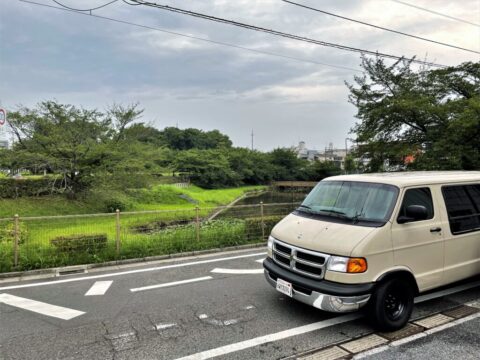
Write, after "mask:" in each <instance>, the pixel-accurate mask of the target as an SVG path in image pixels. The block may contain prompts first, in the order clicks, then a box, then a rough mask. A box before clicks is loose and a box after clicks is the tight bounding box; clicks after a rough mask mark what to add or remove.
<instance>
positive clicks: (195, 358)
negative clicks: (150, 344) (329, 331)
mask: <svg viewBox="0 0 480 360" xmlns="http://www.w3.org/2000/svg"><path fill="white" fill-rule="evenodd" d="M360 317H361V315H360V314H348V315H342V316H337V317H335V318H332V319H328V320H323V321H319V322H315V323H312V324H308V325H303V326H299V327H296V328H292V329H288V330H284V331H280V332H277V333H273V334H269V335H264V336H259V337H256V338H253V339H249V340H245V341H240V342H238V343H233V344H229V345H225V346H221V347H218V348H215V349H211V350H206V351H202V352H199V353H196V354H192V355H189V356H185V357H182V358H178V359H177V360H204V359H211V358H213V357H215V356H221V355H226V354H230V353H233V352H236V351H240V350H245V349H248V348H251V347H254V346H258V345H262V344H265V343H269V342H272V341H278V340H282V339H286V338H289V337H292V336H296V335H301V334H305V333H308V332H312V331H315V330H320V329H324V328H326V327H330V326H334V325H338V324H342V323H345V322H348V321H352V320H355V319H358V318H360Z"/></svg>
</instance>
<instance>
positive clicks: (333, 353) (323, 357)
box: [296, 346, 350, 360]
mask: <svg viewBox="0 0 480 360" xmlns="http://www.w3.org/2000/svg"><path fill="white" fill-rule="evenodd" d="M347 355H350V353H349V352H348V351H345V350H343V349H342V348H340V347H338V346H332V347H330V348H327V349H323V350H320V351H318V352H315V353H310V354H308V355H305V356H300V357H298V358H297V357H296V359H298V360H336V359H341V358H343V357H345V356H347Z"/></svg>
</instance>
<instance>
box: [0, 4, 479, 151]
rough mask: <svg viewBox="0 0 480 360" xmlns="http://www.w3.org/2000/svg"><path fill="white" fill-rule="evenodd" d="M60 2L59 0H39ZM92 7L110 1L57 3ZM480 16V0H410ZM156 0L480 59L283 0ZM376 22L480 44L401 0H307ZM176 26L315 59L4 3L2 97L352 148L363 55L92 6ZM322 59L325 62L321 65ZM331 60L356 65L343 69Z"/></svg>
mask: <svg viewBox="0 0 480 360" xmlns="http://www.w3.org/2000/svg"><path fill="white" fill-rule="evenodd" d="M34 1H37V2H38V3H42V4H48V5H53V6H57V5H55V4H54V3H53V2H52V1H50V0H34ZM59 1H60V2H62V3H63V4H65V5H68V6H72V7H81V8H89V7H94V6H98V5H101V4H103V3H106V2H108V1H107V0H82V1H79V0H59ZM405 1H407V2H410V3H414V4H416V5H418V6H422V7H427V8H429V9H431V10H435V11H439V12H442V13H445V14H448V15H450V16H454V17H458V18H461V19H464V20H467V21H470V22H473V23H476V24H480V0H463V1H461V2H460V1H447V0H430V1H427V0H421V1H416V0H405ZM157 2H158V3H161V4H167V5H171V6H178V7H181V8H184V9H188V10H192V11H197V12H203V13H208V14H210V15H214V16H218V17H224V18H227V19H232V20H236V21H240V22H246V23H249V24H254V25H257V26H261V27H265V28H271V29H275V30H279V31H283V32H290V33H294V34H297V35H302V36H307V37H310V38H314V39H318V40H323V41H327V42H334V43H339V44H343V45H348V46H353V47H358V48H363V49H368V50H373V51H380V52H384V53H391V54H395V55H399V56H400V55H405V56H409V57H410V56H413V55H417V56H418V57H420V58H425V57H427V59H428V60H430V61H435V62H438V63H441V64H445V65H456V64H459V63H461V62H464V61H479V60H480V56H479V55H478V54H473V53H469V52H465V51H460V50H455V49H451V48H448V47H444V46H440V45H435V44H431V43H427V42H424V41H420V40H415V39H411V38H408V37H404V36H400V35H396V34H392V33H387V32H385V31H381V30H377V29H373V28H370V27H366V26H363V25H360V24H354V23H351V22H347V21H344V20H340V19H337V18H333V17H330V16H328V15H324V14H320V13H315V12H313V11H310V10H306V9H302V8H299V7H296V6H293V5H290V4H286V3H283V2H281V1H280V0H257V1H254V0H236V1H233V0H231V1H228V0H202V1H200V0H183V1H179V0H177V1H175V0H158V1H157ZM298 2H302V3H303V4H306V5H310V6H313V7H317V8H320V9H323V10H325V11H329V12H333V13H337V14H340V15H344V16H348V17H353V18H355V19H358V20H362V21H365V22H370V23H373V24H376V25H380V26H384V27H389V28H392V29H396V30H400V31H403V32H408V33H412V34H416V35H419V36H423V37H426V38H431V39H434V40H437V41H442V42H446V43H451V44H455V45H457V46H461V47H465V48H469V49H474V50H476V51H480V26H475V25H470V24H467V23H464V22H459V21H454V20H451V19H447V18H445V17H440V16H438V15H434V14H431V13H427V12H423V11H420V10H418V9H415V8H412V7H408V6H405V5H402V4H399V3H397V2H394V1H392V0H322V1H320V0H316V1H315V0H298ZM93 14H94V15H98V16H103V17H111V18H114V19H118V20H124V21H128V22H133V23H137V24H141V25H146V26H150V27H155V28H158V29H163V30H166V31H170V32H176V33H181V34H185V35H190V36H194V37H200V38H204V39H209V40H213V41H217V42H224V43H229V44H234V45H238V46H241V47H246V48H250V49H254V50H260V51H265V52H270V53H275V54H280V55H284V56H289V57H295V58H299V59H305V60H308V61H310V62H308V61H307V62H303V61H296V60H292V59H286V58H282V57H276V56H271V55H265V54H260V53H256V52H251V51H247V50H243V49H239V48H234V47H227V46H221V45H217V44H212V43H208V42H205V41H199V40H196V39H192V38H188V37H182V36H178V35H173V34H169V33H165V32H161V31H158V30H152V29H148V28H141V27H135V26H131V25H126V24H123V23H118V22H113V21H108V20H105V19H101V18H98V17H92V16H87V15H79V14H76V13H72V12H67V11H61V10H57V9H54V8H47V7H41V6H37V5H33V4H28V3H25V2H21V1H19V0H2V5H1V7H0V42H1V45H0V102H1V105H3V106H4V107H6V108H7V109H9V108H10V109H12V108H15V107H16V106H18V105H19V104H22V105H26V106H34V105H35V104H36V103H38V102H39V101H42V100H49V99H57V100H58V101H60V102H64V103H71V104H75V105H79V106H84V107H87V108H99V109H104V108H105V107H106V106H107V105H108V104H112V103H114V102H119V103H133V102H139V103H140V105H141V106H142V107H143V108H144V109H145V115H144V118H143V119H142V121H144V122H147V123H150V124H152V125H154V126H156V127H158V128H163V127H165V126H176V125H177V124H178V126H179V127H180V128H187V127H196V128H201V129H205V130H210V129H219V130H220V131H222V132H224V133H226V134H228V135H229V136H230V138H231V139H232V140H233V142H234V144H235V145H236V146H244V147H247V146H250V133H251V131H252V129H253V131H254V133H255V137H254V139H255V148H257V149H261V150H270V149H272V148H275V147H283V146H291V145H294V144H296V143H297V142H298V141H300V140H304V141H306V142H307V146H308V147H309V148H316V149H322V148H324V147H325V146H326V145H327V144H328V143H329V142H332V143H334V145H336V146H338V147H344V142H345V138H346V137H350V136H351V135H349V134H348V132H349V129H350V128H351V127H352V125H353V124H354V123H355V118H354V115H355V112H356V111H355V107H354V106H352V105H351V104H349V103H348V102H347V96H348V91H347V89H346V87H345V85H344V81H349V82H351V81H352V80H353V76H354V75H355V74H358V72H356V71H355V69H356V70H357V71H359V70H360V68H359V63H360V58H359V54H357V53H351V52H346V51H342V50H337V49H332V48H326V47H321V46H317V45H310V44H306V43H302V42H298V41H294V40H289V39H284V38H279V37H275V36H272V35H268V34H262V33H258V32H252V31H250V30H246V29H241V28H237V27H232V26H229V25H224V24H218V23H213V22H209V21H205V20H202V19H197V18H192V17H188V16H185V15H181V14H175V13H171V12H165V11H162V10H158V9H152V8H148V7H144V6H129V5H126V4H125V3H123V2H121V1H117V2H116V3H115V4H112V5H110V6H108V7H105V8H103V9H100V10H96V11H94V12H93ZM312 62H317V63H318V64H317V63H312ZM320 63H324V64H330V65H336V66H342V67H346V68H351V69H339V68H335V67H331V66H327V65H322V64H320Z"/></svg>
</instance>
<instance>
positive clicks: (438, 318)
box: [414, 314, 453, 329]
mask: <svg viewBox="0 0 480 360" xmlns="http://www.w3.org/2000/svg"><path fill="white" fill-rule="evenodd" d="M452 320H453V318H452V317H450V316H446V315H443V314H436V315H432V316H429V317H426V318H424V319H421V320H416V321H415V322H414V324H416V325H418V326H422V327H424V328H425V329H431V328H433V327H436V326H439V325H443V324H445V323H447V322H450V321H452Z"/></svg>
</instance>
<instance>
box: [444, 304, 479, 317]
mask: <svg viewBox="0 0 480 360" xmlns="http://www.w3.org/2000/svg"><path fill="white" fill-rule="evenodd" d="M479 311H480V310H479V309H478V308H475V307H472V306H466V305H462V306H459V307H457V308H454V309H451V310H447V311H443V312H442V313H443V315H447V316H450V317H452V318H455V319H459V318H462V317H465V316H468V315H472V314H475V313H477V312H479Z"/></svg>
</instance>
